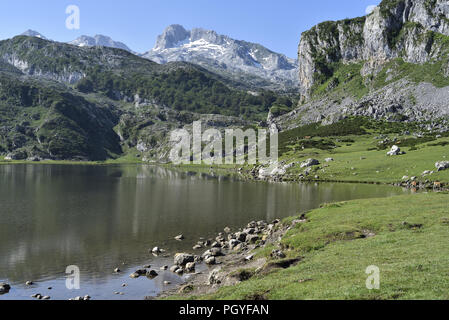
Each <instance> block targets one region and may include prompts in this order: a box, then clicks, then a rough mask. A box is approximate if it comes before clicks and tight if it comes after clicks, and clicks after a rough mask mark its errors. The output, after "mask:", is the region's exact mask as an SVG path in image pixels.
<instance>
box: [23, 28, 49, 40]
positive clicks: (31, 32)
mask: <svg viewBox="0 0 449 320" xmlns="http://www.w3.org/2000/svg"><path fill="white" fill-rule="evenodd" d="M21 36H28V37H36V38H40V39H44V40H48V39H47V38H46V37H44V36H43V35H42V34H40V33H39V32H37V31H34V30H31V29H28V30H27V31H25V32H24V33H22V34H21Z"/></svg>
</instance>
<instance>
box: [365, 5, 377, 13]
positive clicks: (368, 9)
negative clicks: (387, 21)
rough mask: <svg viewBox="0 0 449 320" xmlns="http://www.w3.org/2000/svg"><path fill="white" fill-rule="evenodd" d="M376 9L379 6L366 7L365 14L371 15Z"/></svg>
mask: <svg viewBox="0 0 449 320" xmlns="http://www.w3.org/2000/svg"><path fill="white" fill-rule="evenodd" d="M376 7H377V6H376V5H374V4H372V5H370V6H368V7H366V9H365V13H366V14H370V13H371V12H373V11H374V9H376Z"/></svg>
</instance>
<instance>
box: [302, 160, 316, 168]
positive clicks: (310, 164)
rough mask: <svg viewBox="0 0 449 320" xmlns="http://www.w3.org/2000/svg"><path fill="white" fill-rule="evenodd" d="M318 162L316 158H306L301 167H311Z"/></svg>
mask: <svg viewBox="0 0 449 320" xmlns="http://www.w3.org/2000/svg"><path fill="white" fill-rule="evenodd" d="M319 164H320V162H319V161H318V160H316V159H307V160H306V161H304V162H302V163H301V166H300V167H301V168H307V167H313V166H317V165H319Z"/></svg>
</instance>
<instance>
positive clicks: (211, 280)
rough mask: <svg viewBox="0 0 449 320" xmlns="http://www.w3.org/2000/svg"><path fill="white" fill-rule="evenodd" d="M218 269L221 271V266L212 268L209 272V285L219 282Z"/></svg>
mask: <svg viewBox="0 0 449 320" xmlns="http://www.w3.org/2000/svg"><path fill="white" fill-rule="evenodd" d="M220 271H221V268H217V269H214V270H212V272H211V273H210V274H209V277H208V279H207V282H208V283H209V285H214V284H220V283H221V280H220V278H219V274H220Z"/></svg>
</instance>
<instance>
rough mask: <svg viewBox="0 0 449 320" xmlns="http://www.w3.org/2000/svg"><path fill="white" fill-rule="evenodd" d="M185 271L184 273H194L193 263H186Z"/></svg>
mask: <svg viewBox="0 0 449 320" xmlns="http://www.w3.org/2000/svg"><path fill="white" fill-rule="evenodd" d="M185 270H186V272H194V271H195V262H189V263H187V264H186V268H185Z"/></svg>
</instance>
